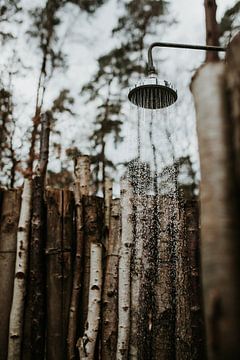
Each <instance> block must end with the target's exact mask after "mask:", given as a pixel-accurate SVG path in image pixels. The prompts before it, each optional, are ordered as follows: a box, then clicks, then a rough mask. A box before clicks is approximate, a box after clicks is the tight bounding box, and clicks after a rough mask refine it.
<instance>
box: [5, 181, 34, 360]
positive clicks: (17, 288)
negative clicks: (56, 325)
mask: <svg viewBox="0 0 240 360" xmlns="http://www.w3.org/2000/svg"><path fill="white" fill-rule="evenodd" d="M31 200H32V185H31V181H30V180H29V179H25V180H24V187H23V193H22V204H21V210H20V218H19V223H18V232H17V251H16V264H15V278H14V290H13V301H12V308H11V314H10V323H9V339H8V359H9V360H17V359H20V358H21V344H22V332H23V319H24V317H23V314H24V300H25V294H26V277H27V264H28V241H29V229H30V222H31V205H32V203H31Z"/></svg>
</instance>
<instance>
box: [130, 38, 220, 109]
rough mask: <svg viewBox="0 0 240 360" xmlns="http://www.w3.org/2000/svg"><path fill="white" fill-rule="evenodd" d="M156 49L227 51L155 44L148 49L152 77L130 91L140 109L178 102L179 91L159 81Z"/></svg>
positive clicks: (213, 47) (202, 46)
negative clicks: (153, 54) (154, 51)
mask: <svg viewBox="0 0 240 360" xmlns="http://www.w3.org/2000/svg"><path fill="white" fill-rule="evenodd" d="M155 47H167V48H178V49H190V50H206V51H217V52H218V51H226V50H227V49H226V48H224V47H220V46H209V45H191V44H175V43H166V42H154V43H152V44H151V45H150V46H149V49H148V71H149V74H150V76H149V77H148V78H146V79H144V80H143V81H141V82H140V83H138V84H136V85H135V86H134V87H133V88H132V89H130V91H129V94H128V99H129V100H130V101H131V102H132V103H133V104H134V105H137V106H138V107H142V108H145V109H162V108H165V107H167V106H170V105H172V104H173V103H175V101H176V100H177V91H176V89H174V87H173V85H172V84H171V83H169V82H168V81H165V80H159V79H158V78H157V76H156V70H155V67H154V64H153V56H152V50H153V48H155Z"/></svg>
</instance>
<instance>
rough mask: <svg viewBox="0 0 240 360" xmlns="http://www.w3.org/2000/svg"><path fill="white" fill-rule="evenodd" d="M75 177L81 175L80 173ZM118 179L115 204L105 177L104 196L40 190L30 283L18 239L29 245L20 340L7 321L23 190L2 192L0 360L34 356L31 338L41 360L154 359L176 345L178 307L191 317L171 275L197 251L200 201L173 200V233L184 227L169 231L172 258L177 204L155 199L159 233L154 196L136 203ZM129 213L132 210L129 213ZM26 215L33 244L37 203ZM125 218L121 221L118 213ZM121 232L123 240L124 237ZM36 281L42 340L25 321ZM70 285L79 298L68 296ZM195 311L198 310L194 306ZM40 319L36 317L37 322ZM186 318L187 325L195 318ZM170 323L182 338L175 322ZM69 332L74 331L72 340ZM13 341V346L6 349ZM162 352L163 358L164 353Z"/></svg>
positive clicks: (11, 319)
mask: <svg viewBox="0 0 240 360" xmlns="http://www.w3.org/2000/svg"><path fill="white" fill-rule="evenodd" d="M79 181H80V182H81V180H80V179H79ZM125 186H126V187H127V188H126V189H125V190H124V189H123V191H122V198H121V202H120V200H119V199H112V195H111V188H112V185H111V184H110V183H109V184H108V185H107V186H106V193H107V191H108V190H107V189H109V193H108V197H107V200H106V199H105V201H104V199H102V198H99V197H96V196H93V195H91V196H89V195H81V196H80V197H77V196H76V191H75V190H74V191H72V190H68V189H64V190H61V189H51V188H48V187H47V188H46V189H45V191H44V197H43V204H42V230H43V231H42V234H43V235H42V239H43V240H42V241H43V244H44V253H43V257H42V263H41V264H39V266H40V265H41V269H42V271H43V273H42V274H41V276H40V279H36V284H37V287H35V286H34V285H35V284H34V282H33V283H31V281H30V283H29V276H31V274H30V272H31V256H32V251H31V250H30V249H28V248H27V247H25V250H26V251H27V252H28V261H27V265H28V266H27V269H28V271H27V272H26V273H24V275H23V276H24V280H25V285H26V289H25V290H26V291H25V290H24V294H23V296H24V297H23V300H24V304H23V305H24V306H22V308H21V311H22V313H21V314H20V317H21V319H22V321H21V323H18V324H17V325H18V327H19V328H20V330H21V331H20V332H19V334H17V335H18V338H17V339H16V338H15V337H14V334H13V333H11V329H14V326H13V325H15V326H16V324H14V317H13V315H12V314H13V313H14V311H15V310H14V308H13V304H14V302H12V299H13V294H14V292H16V289H15V286H16V285H14V284H15V282H16V277H15V279H14V274H15V259H17V258H18V256H19V254H17V248H18V245H17V239H18V232H19V228H18V226H17V224H18V221H19V215H20V208H21V203H22V204H23V201H24V197H23V198H22V200H21V193H22V189H15V190H1V192H0V194H1V196H0V198H1V213H0V217H1V227H0V269H1V272H0V300H1V306H0V312H1V316H0V322H1V332H0V358H1V359H3V360H5V359H15V360H17V359H19V360H20V359H24V360H26V359H32V358H33V357H32V356H33V355H32V354H33V350H32V346H33V345H35V346H36V342H38V340H39V341H40V342H43V343H44V345H43V347H41V346H39V348H38V349H41V348H43V349H44V350H43V351H42V352H41V351H40V350H39V352H38V353H37V358H39V359H48V360H53V359H54V360H55V359H59V360H61V359H62V360H63V359H79V358H80V359H106V360H108V359H114V358H116V359H128V358H129V359H147V358H149V359H150V358H151V359H159V351H161V352H162V351H163V349H164V348H165V349H166V350H167V349H169V348H170V346H172V349H174V350H171V351H174V352H175V351H177V348H178V347H177V346H176V344H175V343H176V339H175V335H174V334H175V331H176V329H178V327H179V329H180V328H181V327H184V324H185V323H184V324H180V322H179V315H177V311H180V312H181V319H182V318H183V317H185V321H186V322H187V321H188V320H189V318H190V315H191V314H190V310H188V309H187V307H186V304H185V303H183V302H181V301H180V302H179V303H178V300H177V298H178V297H179V296H182V295H181V294H177V292H176V291H175V286H176V281H180V282H182V280H181V278H180V277H178V275H177V272H178V273H179V274H180V272H179V271H178V270H177V269H178V268H179V267H184V266H185V265H184V262H186V261H187V260H186V259H188V261H189V259H190V258H192V256H193V255H192V253H191V254H190V252H189V251H190V250H189V249H191V252H193V253H194V257H195V256H196V253H197V252H198V251H199V249H198V242H197V243H196V239H198V234H199V228H198V210H197V209H198V201H197V200H196V199H192V200H182V202H181V206H180V205H179V206H178V209H177V212H178V215H177V216H179V214H181V215H180V216H181V218H182V224H183V223H184V235H181V238H180V233H181V231H179V229H178V230H176V234H175V235H176V238H175V241H177V243H178V245H177V246H178V250H177V251H178V254H177V256H176V257H174V258H173V257H172V253H171V246H172V245H171V241H173V240H172V235H173V234H172V232H171V230H169V229H170V228H171V226H172V219H171V216H170V214H171V213H172V210H173V206H174V204H173V203H172V200H171V198H168V197H166V195H165V197H164V199H163V198H162V199H160V198H159V199H158V201H157V203H158V206H160V209H161V210H160V211H159V212H158V214H157V216H158V220H159V221H158V223H159V224H160V225H157V226H159V227H160V228H161V229H162V230H161V231H160V230H159V229H160V228H159V229H158V228H155V229H154V227H155V226H156V224H155V223H154V221H155V220H154V216H153V207H154V202H155V200H154V198H153V196H147V197H146V198H144V199H143V198H142V199H141V195H138V201H137V202H136V201H135V200H136V199H134V201H133V194H131V192H130V193H129V190H130V184H129V183H128V181H127V180H125ZM109 194H110V195H109ZM134 196H135V195H134ZM33 201H34V196H33ZM120 203H121V205H120ZM133 203H134V204H135V205H134V206H135V208H134V206H133ZM145 204H147V205H146V206H145ZM179 204H180V202H179ZM104 210H105V211H104ZM133 211H136V214H138V215H139V216H137V217H136V216H134V214H133ZM126 212H128V214H127V213H126ZM125 213H126V214H125ZM190 213H191V214H192V213H193V214H194V215H193V216H194V220H193V222H188V221H186V219H187V217H189V216H191V215H189V214H190ZM31 214H32V215H31V216H32V221H31V229H30V230H29V233H28V241H29V244H31V246H33V243H32V242H31V239H30V237H31V236H32V234H33V229H32V227H33V224H34V221H33V216H34V205H33V207H32V212H31ZM79 214H80V215H81V217H80V218H79ZM106 214H107V215H106ZM124 214H125V215H126V216H125V215H124ZM136 214H135V215H136ZM123 216H124V217H125V219H122V217H123ZM79 219H80V220H79ZM121 219H122V220H121ZM126 219H127V224H126V223H125V221H126ZM79 221H80V222H79ZM188 223H189V224H190V225H188ZM193 223H194V225H193ZM19 224H20V222H19ZM35 225H36V223H35ZM152 229H154V231H152ZM164 229H165V230H164ZM38 231H39V229H38ZM193 232H194V234H193ZM106 234H107V235H106ZM124 234H125V235H124ZM123 236H125V239H124V238H123ZM81 237H82V242H83V244H82V248H81V247H80V248H79V247H78V244H77V241H78V239H79V238H81ZM106 237H107V241H106ZM126 238H128V239H129V240H127V242H126ZM183 238H184V239H185V241H186V242H188V243H192V242H193V243H192V246H191V247H190V248H188V247H187V246H185V247H184V254H183V253H182V245H181V242H182V240H183ZM163 239H165V240H163ZM177 239H179V241H178V240H177ZM154 241H155V245H154V247H153V248H152V246H153V243H154ZM197 241H198V240H197ZM79 251H80V252H81V254H80V253H79ZM155 252H157V253H155ZM25 255H26V253H25ZM76 259H77V260H76ZM76 261H80V267H78V271H80V272H81V274H80V277H79V278H78V279H77V285H76V282H74V276H75V275H76ZM121 262H122V265H121ZM164 264H165V265H164ZM164 267H165V270H164ZM79 269H80V270H79ZM159 269H160V270H159ZM161 269H162V270H161ZM188 269H189V267H188V268H186V269H185V270H183V269H182V272H183V273H186V272H187V271H188ZM154 272H156V273H155V274H154ZM171 274H175V275H174V276H175V278H176V279H175V278H171V279H170V278H169V276H170V277H171V276H172V275H171ZM78 275H79V274H78ZM16 276H17V273H16ZM121 279H122V280H121ZM177 279H178V280H177ZM34 281H35V279H34ZM39 281H41V284H39ZM121 282H122V286H121V285H120V284H121ZM31 286H32V288H31ZM39 286H40V287H41V296H42V297H43V298H42V300H41V301H40V307H41V309H42V310H41V311H42V313H41V316H42V321H43V331H42V334H43V338H41V339H37V338H35V339H34V338H33V336H36V332H35V331H36V329H33V328H32V327H31V320H30V319H31V317H33V316H34V312H33V311H35V310H34V304H33V305H31V304H29V293H30V295H31V296H35V298H34V297H33V298H34V299H36V292H38V291H39ZM190 287H191V291H193V290H192V289H194V284H193V281H191V279H189V281H188V282H187V283H186V284H185V285H184V290H186V292H187V291H188V290H189V289H190ZM166 289H167V290H166ZM76 290H77V301H74V302H72V299H73V294H74V291H76ZM173 290H174V291H173ZM124 291H125V293H124ZM168 292H169V293H168ZM189 293H190V292H189ZM74 296H75V295H74ZM174 296H175V297H176V299H174V298H173V297H174ZM38 300H39V299H37V301H38ZM175 301H176V303H178V305H177V306H175V308H174V309H175V310H174V311H172V310H171V306H172V305H170V308H169V305H168V304H170V303H171V304H174V303H175ZM193 301H194V300H193ZM73 303H74V304H75V305H74V306H76V308H74V307H73ZM37 304H39V302H37ZM149 304H150V305H149ZM11 306H12V310H11ZM126 307H128V309H127V308H126ZM176 308H177V309H178V310H176ZM73 311H74V314H75V315H74V323H73V321H72V324H74V326H75V330H74V331H75V333H74V332H73V333H72V328H71V327H70V328H69V324H70V318H71V316H72V312H73ZM126 316H127V318H126ZM169 316H170V317H169ZM199 316H200V317H201V314H200V313H199ZM38 319H39V317H37V326H38V325H39V323H38ZM126 319H127V320H126ZM164 319H165V320H164ZM170 320H171V321H170ZM169 321H170V322H169ZM199 321H200V320H199ZM164 324H165V325H164ZM71 326H72V325H71ZM169 326H170V327H169ZM189 326H190V328H192V323H191V324H190V325H189ZM193 326H194V324H193ZM122 327H123V328H122ZM69 329H70V330H69ZM177 331H178V332H179V336H178V337H180V338H181V337H182V333H181V331H182V330H177ZM40 334H41V333H40ZM69 334H70V336H72V334H74V335H73V337H72V338H70V337H69ZM121 334H122V335H121ZM172 336H173V338H172ZM123 338H124V341H123V343H121V341H122V340H121V339H123ZM69 339H70V340H71V341H69ZM33 340H35V341H33ZM13 341H15V343H16V342H18V344H20V345H19V346H18V347H17V346H15V347H13V346H12V345H11V344H12V342H13ZM183 341H184V343H186V342H188V343H189V347H191V341H193V336H192V335H189V338H187V339H185V338H184V339H183ZM196 342H197V341H196ZM167 344H169V345H167ZM174 344H175V345H174ZM37 346H38V344H37ZM146 346H151V347H152V350H151V356H150V357H149V356H148V357H146V356H147V355H146V354H147V352H148V351H147V350H146V349H147V348H146ZM196 346H197V345H196ZM13 349H14V350H13ZM16 349H17V350H16ZM14 351H16V352H15V353H14ZM181 351H182V350H181ZM13 354H14V355H13ZM194 358H195V359H198V358H199V357H197V356H196V357H194ZM162 359H170V355H169V354H168V356H167V355H166V356H164V357H162ZM192 359H193V358H192ZM199 359H200V358H199Z"/></svg>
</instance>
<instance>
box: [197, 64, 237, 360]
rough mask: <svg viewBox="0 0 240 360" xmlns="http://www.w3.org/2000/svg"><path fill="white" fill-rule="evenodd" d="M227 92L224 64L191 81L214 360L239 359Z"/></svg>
mask: <svg viewBox="0 0 240 360" xmlns="http://www.w3.org/2000/svg"><path fill="white" fill-rule="evenodd" d="M206 84H207V86H206ZM225 89H226V82H225V66H224V64H223V63H216V64H213V63H209V64H206V65H204V66H202V67H201V68H200V69H199V70H198V71H197V74H196V75H195V77H194V79H193V82H192V91H193V95H194V100H195V107H196V114H197V130H198V137H199V148H200V164H201V175H202V180H201V242H202V252H201V255H202V273H203V292H204V308H205V319H206V323H207V341H208V344H207V345H208V357H209V359H210V360H213V359H214V360H215V359H218V360H221V359H222V360H223V359H233V360H235V359H239V358H240V347H239V342H240V335H239V334H240V310H239V303H240V296H239V286H238V283H239V278H240V271H239V253H240V250H239V239H240V229H239V202H238V198H237V196H236V194H238V190H237V185H236V183H237V181H236V177H235V176H234V174H235V172H234V168H235V163H234V159H235V156H234V149H233V143H234V141H233V134H232V130H233V129H232V123H231V121H230V120H229V112H228V111H227V108H226V98H225V94H226V93H225Z"/></svg>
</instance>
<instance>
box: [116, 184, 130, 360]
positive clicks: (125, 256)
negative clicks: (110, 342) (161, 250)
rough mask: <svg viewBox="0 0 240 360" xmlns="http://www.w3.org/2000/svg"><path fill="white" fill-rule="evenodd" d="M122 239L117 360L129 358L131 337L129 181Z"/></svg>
mask: <svg viewBox="0 0 240 360" xmlns="http://www.w3.org/2000/svg"><path fill="white" fill-rule="evenodd" d="M121 213H122V239H121V247H120V259H119V283H118V294H119V295H118V341H117V354H116V359H117V360H126V359H127V358H128V347H129V335H130V292H131V288H130V261H131V247H132V242H133V221H132V188H131V185H130V183H129V182H128V181H127V179H122V181H121Z"/></svg>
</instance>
